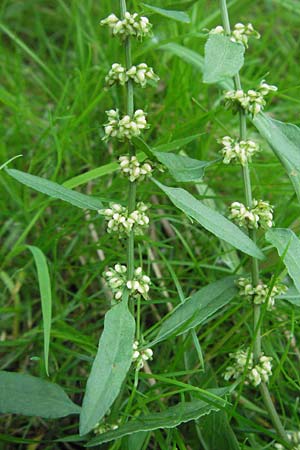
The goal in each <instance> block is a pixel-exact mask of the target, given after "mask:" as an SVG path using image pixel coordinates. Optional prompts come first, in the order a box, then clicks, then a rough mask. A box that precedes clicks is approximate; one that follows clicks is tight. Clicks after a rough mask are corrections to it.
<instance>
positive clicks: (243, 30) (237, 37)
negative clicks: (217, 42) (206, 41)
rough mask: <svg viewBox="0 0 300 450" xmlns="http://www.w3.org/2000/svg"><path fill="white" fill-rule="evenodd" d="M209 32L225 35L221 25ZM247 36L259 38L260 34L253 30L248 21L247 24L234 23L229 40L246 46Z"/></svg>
mask: <svg viewBox="0 0 300 450" xmlns="http://www.w3.org/2000/svg"><path fill="white" fill-rule="evenodd" d="M209 34H221V35H225V30H224V28H223V27H222V26H221V25H218V26H217V27H216V28H213V29H212V30H210V32H209ZM249 37H254V38H255V39H259V38H260V34H259V33H258V32H257V31H256V30H254V28H253V25H252V24H251V23H248V24H247V25H244V24H243V23H236V24H235V25H234V28H233V30H232V31H231V34H230V40H231V41H232V42H238V43H240V44H243V45H244V46H245V47H246V48H248V40H249Z"/></svg>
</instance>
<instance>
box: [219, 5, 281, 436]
mask: <svg viewBox="0 0 300 450" xmlns="http://www.w3.org/2000/svg"><path fill="white" fill-rule="evenodd" d="M219 4H220V11H221V17H222V22H223V27H224V31H225V34H226V35H228V36H231V34H232V33H231V27H230V20H229V15H228V9H227V4H226V0H220V2H219ZM263 83H264V82H263ZM263 83H261V86H263ZM234 85H235V89H236V92H237V93H240V92H243V91H242V85H241V79H240V75H239V73H238V74H236V75H235V77H234ZM269 88H270V89H269V90H275V89H276V88H275V87H273V86H271V87H269ZM250 92H251V91H248V94H249V93H250ZM251 93H252V92H251ZM258 95H259V94H258ZM263 95H264V91H263V92H262V96H263ZM265 95H266V94H265ZM244 97H245V96H244ZM248 98H249V97H248ZM246 99H247V97H246ZM259 100H261V98H259ZM262 101H264V100H263V99H262ZM241 104H242V103H241ZM257 105H258V104H256V105H255V104H254V107H255V106H257ZM260 110H261V105H258V109H257V110H255V109H252V110H250V111H251V112H252V115H254V114H255V113H257V112H259V111H260ZM238 111H239V128H240V131H239V135H240V136H239V137H240V141H246V140H247V112H246V109H245V108H244V107H243V108H242V107H239V110H238ZM253 111H254V112H253ZM256 111H257V112H256ZM242 171H243V183H244V192H245V200H246V207H247V208H248V209H249V210H251V209H252V208H253V197H252V185H251V177H250V170H249V165H248V161H245V163H243V164H242ZM248 233H249V237H250V238H251V239H252V240H253V242H254V243H256V242H257V235H256V230H255V228H252V229H251V228H250V229H249V230H248ZM251 281H252V285H253V286H257V285H259V264H258V260H257V259H256V258H253V257H252V258H251ZM261 312H262V309H261V304H256V303H253V332H254V347H253V361H254V364H257V363H258V362H259V360H260V358H261V354H262V352H261V322H262V316H261ZM259 388H260V392H261V396H262V399H263V401H264V404H265V407H266V409H267V411H268V413H269V415H270V418H271V420H272V423H273V425H274V427H275V429H276V431H277V433H278V435H279V436H280V437H281V438H282V439H283V440H284V441H285V442H286V443H287V444H288V443H289V441H288V436H287V434H286V432H285V430H284V427H283V425H282V423H281V420H280V417H279V415H278V413H277V411H276V409H275V406H274V404H273V402H272V399H271V395H270V392H269V389H268V386H267V384H266V382H265V381H263V380H262V382H261V383H260V384H259Z"/></svg>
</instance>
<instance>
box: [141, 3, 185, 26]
mask: <svg viewBox="0 0 300 450" xmlns="http://www.w3.org/2000/svg"><path fill="white" fill-rule="evenodd" d="M142 5H143V6H145V7H146V8H147V9H149V10H150V11H152V12H154V13H156V14H159V15H160V16H164V17H167V18H168V19H173V20H177V21H178V22H183V23H190V22H191V19H190V18H189V16H188V15H187V14H186V13H185V12H183V11H173V10H171V9H162V8H157V7H156V6H151V5H147V4H146V3H142Z"/></svg>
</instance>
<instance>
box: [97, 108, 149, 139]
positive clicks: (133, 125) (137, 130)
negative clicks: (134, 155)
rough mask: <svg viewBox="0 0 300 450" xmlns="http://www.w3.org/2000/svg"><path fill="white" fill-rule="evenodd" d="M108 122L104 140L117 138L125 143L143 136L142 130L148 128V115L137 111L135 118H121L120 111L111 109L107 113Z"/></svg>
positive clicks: (127, 116) (139, 110) (105, 126)
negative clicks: (126, 140) (127, 140)
mask: <svg viewBox="0 0 300 450" xmlns="http://www.w3.org/2000/svg"><path fill="white" fill-rule="evenodd" d="M106 114H107V119H108V122H107V123H106V124H105V125H104V131H105V137H104V138H103V139H104V140H108V139H109V138H113V137H116V138H117V139H119V140H121V141H123V140H124V139H132V138H133V137H137V136H139V135H140V134H141V130H144V129H145V128H147V127H148V126H147V120H146V113H145V112H144V111H143V110H142V109H138V110H136V111H135V113H134V115H133V117H130V116H129V115H125V116H123V117H122V118H120V115H119V111H118V110H117V109H116V110H115V109H110V110H109V111H106Z"/></svg>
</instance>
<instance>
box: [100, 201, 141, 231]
mask: <svg viewBox="0 0 300 450" xmlns="http://www.w3.org/2000/svg"><path fill="white" fill-rule="evenodd" d="M136 207H137V209H136V210H134V211H132V212H131V213H129V212H128V208H126V207H124V206H122V205H120V204H118V203H111V204H110V207H109V208H107V209H104V210H99V211H98V212H99V214H103V215H104V216H105V219H106V220H107V221H108V223H107V231H108V232H109V233H118V235H119V236H122V235H128V234H129V233H130V232H131V231H132V230H133V231H134V233H135V234H136V235H142V234H144V230H145V229H146V228H147V227H148V225H149V221H150V220H149V217H148V216H147V214H146V211H147V210H148V207H147V205H145V203H143V202H139V203H137V205H136Z"/></svg>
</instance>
